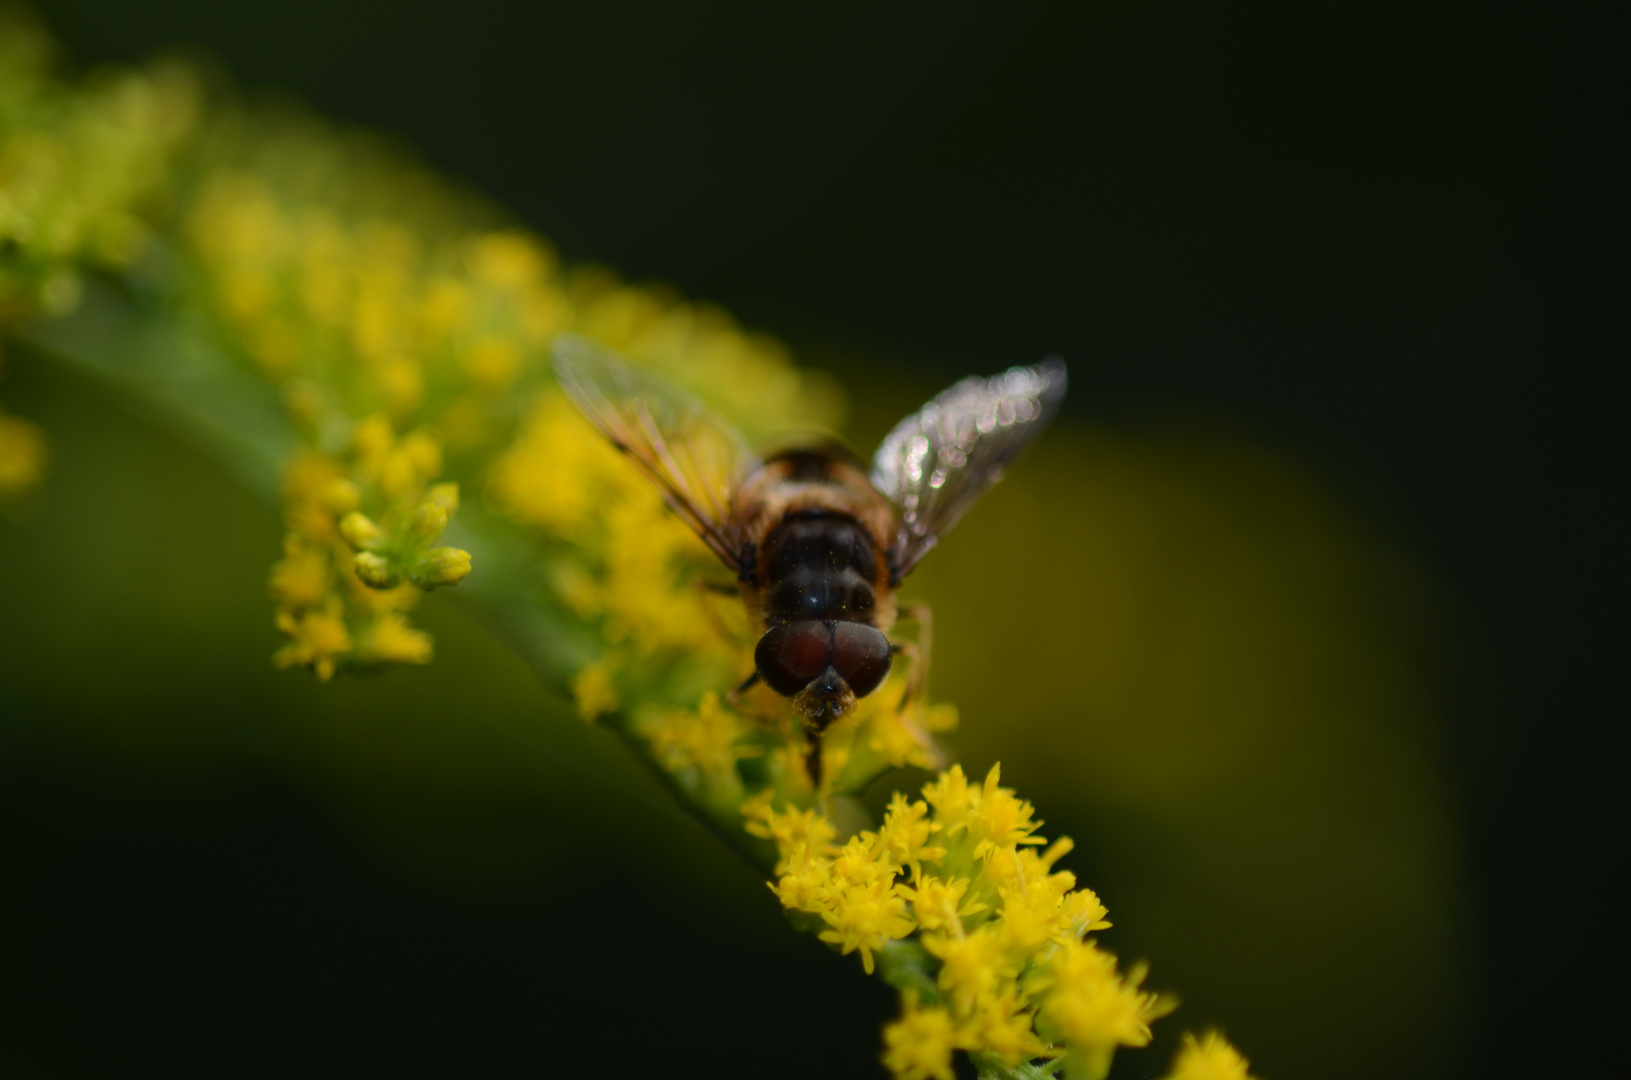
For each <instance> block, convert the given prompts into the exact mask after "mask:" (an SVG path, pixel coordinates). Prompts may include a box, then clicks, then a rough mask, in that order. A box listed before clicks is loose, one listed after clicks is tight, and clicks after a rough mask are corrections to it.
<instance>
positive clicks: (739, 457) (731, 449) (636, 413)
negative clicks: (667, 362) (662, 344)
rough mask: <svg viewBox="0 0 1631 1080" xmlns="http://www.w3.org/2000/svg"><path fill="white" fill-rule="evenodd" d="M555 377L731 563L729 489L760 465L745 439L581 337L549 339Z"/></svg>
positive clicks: (735, 546) (735, 545)
mask: <svg viewBox="0 0 1631 1080" xmlns="http://www.w3.org/2000/svg"><path fill="white" fill-rule="evenodd" d="M554 350H555V377H556V378H557V379H558V380H559V381H560V384H561V389H563V390H565V391H566V394H567V396H568V397H570V398H571V399H572V400H573V402H574V403H576V405H577V406H578V408H579V409H581V410H583V415H584V416H586V417H588V418H589V421H590V422H591V423H593V424H594V425H595V427H597V428H599V429H600V433H601V434H602V435H605V436H606V438H607V439H609V440H611V443H612V445H613V446H615V447H617V448H618V449H619V450H621V451H623V453H625V454H627V455H628V456H629V458H630V459H631V460H632V461H633V462H634V463H635V465H637V466H638V467H639V469H640V471H641V472H643V473H645V474H646V475H647V476H649V477H651V479H652V480H653V481H655V482H656V484H657V486H658V487H659V488H661V489H662V492H663V496H664V498H665V499H667V501H668V505H669V506H671V507H673V509H674V512H675V513H677V514H679V516H680V517H682V518H684V519H685V523H686V524H687V525H689V526H691V528H693V529H695V530H696V533H697V535H698V536H700V537H701V538H702V542H703V543H705V544H707V545H708V547H709V548H711V549H712V550H713V553H714V554H715V555H718V556H719V557H720V559H721V560H723V561H724V563H725V565H726V566H729V567H730V568H731V569H732V570H735V571H737V572H738V573H740V572H741V569H742V538H741V535H740V531H739V530H738V529H737V528H736V526H735V525H733V524H732V523H731V515H730V507H731V495H732V493H733V492H734V491H735V490H736V489H737V486H738V485H739V484H740V483H741V481H742V479H743V478H744V477H745V476H747V474H748V473H750V472H752V471H753V470H754V469H756V468H757V467H758V465H759V462H758V459H757V458H755V457H754V456H753V452H752V450H751V449H749V447H748V444H747V440H746V439H745V438H743V436H742V434H741V433H740V432H739V431H737V430H736V428H734V427H732V426H731V424H730V423H729V422H728V421H726V420H724V419H723V418H721V417H720V416H718V415H716V414H715V413H714V412H713V411H712V410H711V409H709V408H708V407H707V406H706V405H704V404H702V402H700V401H698V400H697V399H696V398H694V397H692V396H691V395H690V394H689V393H687V392H686V391H684V390H682V389H680V388H679V387H677V386H675V385H673V384H672V383H669V382H667V381H666V380H664V379H662V378H661V377H659V376H656V375H653V374H651V373H649V372H644V371H638V370H636V369H634V368H632V367H630V366H629V365H628V364H625V363H624V362H623V361H622V360H620V359H618V358H617V357H616V356H615V355H614V354H613V353H611V352H610V351H609V350H607V349H604V348H602V347H601V346H599V345H596V344H595V343H594V342H592V341H590V340H589V339H588V338H584V337H579V336H577V335H575V334H567V335H563V336H561V337H560V338H557V339H556V341H555V346H554Z"/></svg>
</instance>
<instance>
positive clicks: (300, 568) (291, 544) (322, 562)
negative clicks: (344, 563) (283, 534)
mask: <svg viewBox="0 0 1631 1080" xmlns="http://www.w3.org/2000/svg"><path fill="white" fill-rule="evenodd" d="M283 550H284V554H283V558H282V559H280V560H279V561H278V562H275V563H273V564H272V572H271V575H270V577H269V579H268V582H267V587H268V589H269V590H270V591H271V593H272V597H273V598H274V599H275V600H277V602H278V603H279V604H280V605H281V606H283V607H286V608H293V609H295V610H297V611H298V610H300V609H303V608H308V607H311V606H313V605H314V604H316V603H317V602H318V601H320V600H322V599H323V597H325V596H327V595H328V591H329V588H330V586H331V585H332V584H333V577H332V574H331V572H330V562H329V556H328V553H327V552H326V551H322V550H320V549H316V548H308V547H305V546H304V545H303V544H302V543H301V542H300V540H299V539H298V538H297V537H295V536H290V537H288V538H287V539H286V540H285V541H284V545H283Z"/></svg>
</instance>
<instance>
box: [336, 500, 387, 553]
mask: <svg viewBox="0 0 1631 1080" xmlns="http://www.w3.org/2000/svg"><path fill="white" fill-rule="evenodd" d="M340 535H341V536H343V537H345V542H346V543H348V544H350V545H351V546H352V547H353V548H355V549H356V550H358V551H366V550H368V549H369V548H372V547H374V546H375V545H376V544H378V543H379V542H380V539H381V536H382V534H381V533H380V528H379V526H378V525H375V524H374V522H373V519H372V518H370V517H368V516H367V515H365V514H361V513H358V512H357V511H355V510H353V511H352V512H351V513H349V514H347V515H346V516H345V517H343V518H341V519H340Z"/></svg>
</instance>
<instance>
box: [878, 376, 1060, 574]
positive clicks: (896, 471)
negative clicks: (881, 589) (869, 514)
mask: <svg viewBox="0 0 1631 1080" xmlns="http://www.w3.org/2000/svg"><path fill="white" fill-rule="evenodd" d="M1064 397H1065V365H1064V363H1063V362H1062V361H1059V360H1047V361H1044V362H1043V363H1041V364H1037V365H1035V366H1033V367H1016V368H1010V369H1009V370H1007V371H1005V372H1003V373H1002V374H1001V375H993V376H992V377H991V378H989V379H982V378H979V377H970V378H967V379H964V380H963V381H962V382H960V383H957V384H956V385H955V386H952V387H950V388H948V389H946V390H944V391H942V392H941V393H940V394H938V395H937V396H936V397H935V398H934V400H932V401H930V402H929V403H928V404H927V405H925V406H923V408H921V409H919V410H918V411H917V412H915V413H913V414H912V415H911V416H908V417H907V418H906V419H904V420H902V421H901V422H900V423H899V424H896V425H895V430H894V431H891V432H890V433H889V436H888V437H887V438H885V439H884V441H883V443H882V444H881V445H880V446H879V447H878V453H877V454H876V456H874V457H873V459H872V486H873V487H875V488H877V489H878V490H879V491H881V492H882V493H883V494H884V495H887V496H888V497H889V499H890V500H891V501H892V502H894V504H895V506H896V508H897V509H898V511H899V513H900V526H899V529H898V531H897V533H896V535H895V541H894V543H893V545H892V546H891V547H890V551H889V565H890V571H891V573H892V575H893V576H894V578H895V579H896V580H897V581H898V580H899V579H900V578H903V577H905V576H906V575H907V574H908V573H910V572H911V570H912V568H913V567H914V566H916V565H917V564H918V561H919V560H920V559H922V558H923V556H924V555H927V554H928V553H929V551H930V550H931V549H932V548H933V547H934V546H935V544H936V543H938V542H939V539H940V537H942V536H944V535H945V534H946V533H947V531H949V530H950V529H951V527H952V526H953V525H956V524H957V521H958V519H959V518H961V517H962V516H963V514H964V513H965V512H966V511H967V510H968V508H969V507H970V506H972V505H974V502H975V500H977V499H978V498H979V497H980V496H981V495H983V494H985V492H986V491H987V490H989V489H990V487H991V485H992V484H995V483H996V482H997V481H998V480H1001V479H1002V474H1003V470H1004V469H1006V468H1007V466H1008V463H1009V462H1011V461H1013V460H1014V458H1016V457H1018V456H1019V454H1020V452H1021V451H1023V450H1024V449H1025V448H1026V447H1027V446H1029V445H1030V443H1031V440H1032V439H1035V438H1036V436H1037V435H1038V434H1039V433H1041V431H1042V429H1043V427H1045V426H1046V425H1047V422H1048V421H1049V420H1050V419H1052V418H1053V414H1054V413H1056V412H1058V411H1059V403H1060V402H1061V401H1063V400H1064Z"/></svg>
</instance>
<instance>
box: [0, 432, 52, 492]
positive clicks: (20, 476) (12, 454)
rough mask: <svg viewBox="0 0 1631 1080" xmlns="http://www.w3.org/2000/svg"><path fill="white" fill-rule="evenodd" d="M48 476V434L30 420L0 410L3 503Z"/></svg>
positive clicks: (0, 483) (0, 482)
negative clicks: (46, 468) (46, 472)
mask: <svg viewBox="0 0 1631 1080" xmlns="http://www.w3.org/2000/svg"><path fill="white" fill-rule="evenodd" d="M44 475H45V436H44V435H43V434H41V432H40V429H39V428H38V427H36V426H35V425H33V424H31V423H29V422H28V421H27V420H23V419H20V418H18V417H15V416H7V415H5V414H4V413H0V503H4V502H6V501H7V500H9V499H13V498H16V497H17V496H19V495H22V494H24V493H25V492H27V491H29V490H30V489H32V488H33V487H34V486H35V485H36V484H38V483H39V482H40V479H41V478H42V477H43V476H44Z"/></svg>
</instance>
